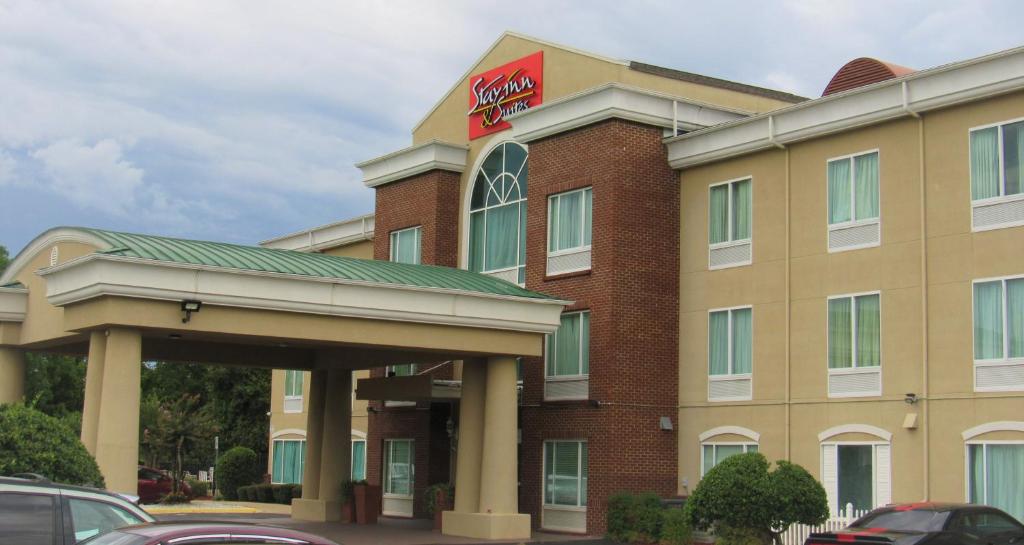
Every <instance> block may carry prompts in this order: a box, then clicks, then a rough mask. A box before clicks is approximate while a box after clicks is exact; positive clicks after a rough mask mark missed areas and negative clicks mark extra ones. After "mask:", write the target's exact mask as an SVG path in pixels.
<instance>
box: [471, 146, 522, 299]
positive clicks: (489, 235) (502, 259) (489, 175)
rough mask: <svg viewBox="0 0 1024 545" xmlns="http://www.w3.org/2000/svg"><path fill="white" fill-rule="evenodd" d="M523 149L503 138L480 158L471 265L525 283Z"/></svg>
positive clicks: (473, 208)
mask: <svg viewBox="0 0 1024 545" xmlns="http://www.w3.org/2000/svg"><path fill="white" fill-rule="evenodd" d="M526 159H527V151H526V148H524V147H523V146H521V145H519V144H516V143H515V142H506V143H503V144H501V145H499V146H498V147H496V148H494V150H493V151H491V152H490V153H489V154H488V155H487V158H485V159H484V161H483V164H482V165H481V166H480V170H479V171H477V174H476V178H475V179H474V181H473V191H472V193H471V196H470V206H469V210H470V212H469V270H471V271H475V272H482V273H484V274H488V275H491V276H496V277H498V278H501V279H503V280H507V281H509V282H513V283H518V284H520V285H522V284H524V283H525V282H526V178H527V161H526Z"/></svg>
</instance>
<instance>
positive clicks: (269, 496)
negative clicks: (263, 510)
mask: <svg viewBox="0 0 1024 545" xmlns="http://www.w3.org/2000/svg"><path fill="white" fill-rule="evenodd" d="M256 501H258V502H260V503H274V488H273V485H270V484H258V485H256Z"/></svg>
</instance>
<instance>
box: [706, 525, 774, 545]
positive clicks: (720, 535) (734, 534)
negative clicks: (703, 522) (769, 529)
mask: <svg viewBox="0 0 1024 545" xmlns="http://www.w3.org/2000/svg"><path fill="white" fill-rule="evenodd" d="M766 543H772V538H771V536H769V535H764V534H763V533H761V532H758V531H756V530H752V529H750V528H735V527H732V526H729V525H728V524H719V525H718V526H716V527H715V545H764V544H766Z"/></svg>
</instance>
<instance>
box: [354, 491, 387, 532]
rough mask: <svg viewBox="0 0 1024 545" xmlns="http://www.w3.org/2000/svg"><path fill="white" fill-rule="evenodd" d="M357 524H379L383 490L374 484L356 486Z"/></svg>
mask: <svg viewBox="0 0 1024 545" xmlns="http://www.w3.org/2000/svg"><path fill="white" fill-rule="evenodd" d="M355 499H356V524H377V515H379V514H380V500H381V488H380V487H379V486H377V485H372V484H357V485H356V486H355Z"/></svg>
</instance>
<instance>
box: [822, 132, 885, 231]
mask: <svg viewBox="0 0 1024 545" xmlns="http://www.w3.org/2000/svg"><path fill="white" fill-rule="evenodd" d="M827 170H828V229H829V237H828V247H829V251H836V250H851V249H855V248H864V247H868V246H877V245H878V243H879V241H880V240H881V228H880V227H879V225H878V222H879V197H878V191H879V189H878V186H879V183H878V176H879V174H878V151H869V152H864V153H858V154H854V155H847V156H845V157H837V158H835V159H830V160H829V161H828V167H827Z"/></svg>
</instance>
